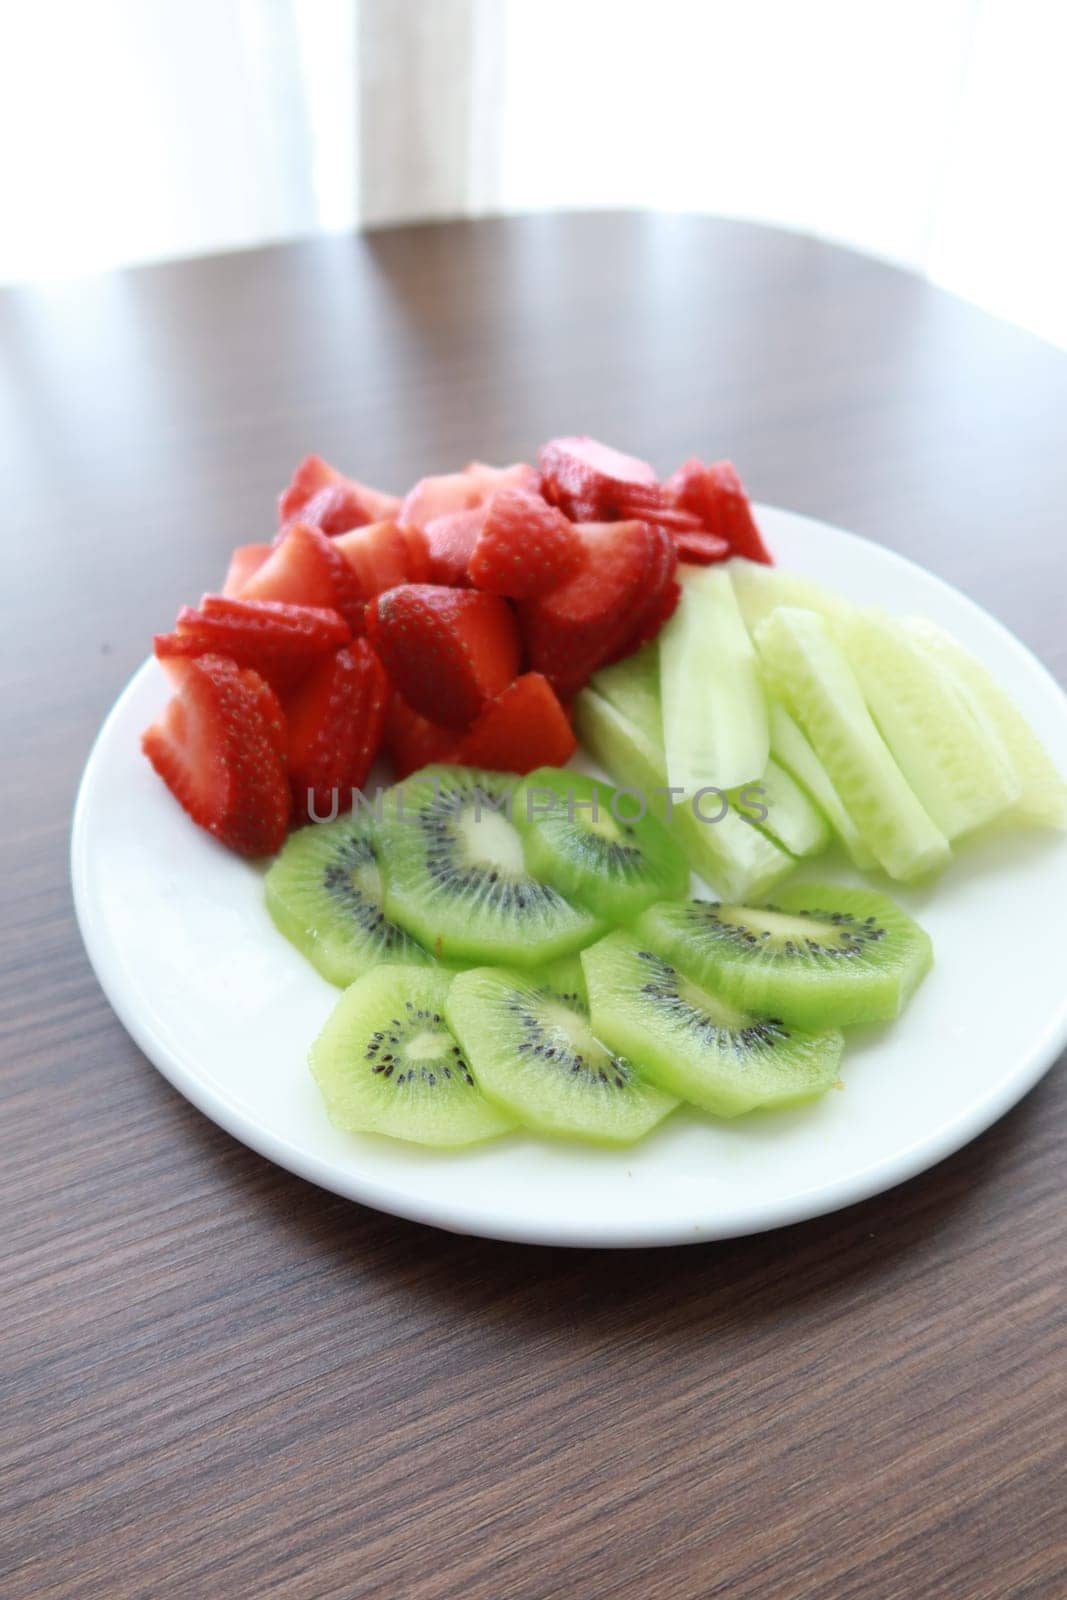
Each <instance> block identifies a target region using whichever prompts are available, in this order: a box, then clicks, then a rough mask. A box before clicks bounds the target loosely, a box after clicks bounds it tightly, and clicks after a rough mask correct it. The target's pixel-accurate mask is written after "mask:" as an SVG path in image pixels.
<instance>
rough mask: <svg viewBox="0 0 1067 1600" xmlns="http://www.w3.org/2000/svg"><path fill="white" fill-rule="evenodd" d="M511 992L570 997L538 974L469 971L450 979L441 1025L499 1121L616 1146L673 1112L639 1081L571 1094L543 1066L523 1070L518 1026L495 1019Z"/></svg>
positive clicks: (671, 1101) (672, 1100)
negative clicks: (546, 992) (455, 1042)
mask: <svg viewBox="0 0 1067 1600" xmlns="http://www.w3.org/2000/svg"><path fill="white" fill-rule="evenodd" d="M560 965H561V966H562V963H560ZM549 970H550V971H551V970H552V969H549ZM516 987H518V988H520V989H522V988H527V989H529V988H535V989H541V988H547V989H553V990H555V992H556V993H557V994H558V993H567V992H572V991H571V990H570V988H569V987H568V989H567V990H562V991H561V990H558V989H556V987H555V985H554V984H553V983H551V982H550V981H548V978H547V975H546V974H545V973H521V972H515V971H512V972H509V971H508V970H507V969H506V968H500V967H481V968H479V967H474V968H471V969H470V970H469V971H467V972H464V973H461V974H460V975H459V977H457V978H456V979H455V980H454V982H453V983H452V986H451V988H450V990H449V992H448V998H447V1000H446V1001H445V1016H446V1017H447V1019H448V1023H449V1026H450V1028H451V1029H452V1031H453V1033H454V1034H455V1035H456V1038H457V1039H458V1040H459V1042H460V1045H461V1046H462V1048H463V1051H464V1054H465V1055H466V1058H467V1060H468V1061H469V1062H470V1065H471V1070H472V1072H473V1073H474V1075H475V1077H476V1079H477V1081H478V1085H479V1087H480V1089H481V1091H482V1093H483V1094H484V1095H485V1096H486V1097H487V1098H488V1099H490V1100H492V1101H493V1102H494V1103H495V1104H496V1105H498V1106H499V1107H500V1108H501V1110H502V1111H503V1112H504V1113H505V1114H506V1115H507V1116H509V1117H513V1118H515V1119H516V1120H517V1121H518V1122H520V1123H521V1124H522V1125H523V1126H524V1127H527V1128H530V1129H532V1130H533V1131H535V1132H537V1133H542V1134H547V1135H548V1136H549V1137H550V1138H555V1139H566V1140H575V1141H578V1142H579V1143H583V1144H596V1145H603V1146H607V1147H609V1148H619V1147H621V1146H625V1145H631V1144H634V1143H636V1141H637V1140H638V1139H642V1138H644V1136H645V1135H646V1134H647V1133H650V1132H651V1131H652V1129H653V1128H655V1127H657V1126H658V1125H659V1123H661V1122H662V1121H663V1120H664V1118H665V1117H667V1116H669V1115H670V1113H671V1112H672V1111H673V1110H674V1109H675V1107H676V1106H677V1104H678V1100H677V1098H676V1097H675V1096H674V1095H670V1094H666V1093H664V1091H663V1090H662V1089H658V1088H656V1087H655V1086H654V1085H653V1084H652V1083H647V1082H641V1080H640V1079H638V1080H637V1081H636V1082H634V1083H633V1084H631V1085H630V1086H629V1087H628V1088H627V1089H626V1090H623V1091H617V1092H616V1093H611V1092H610V1091H607V1092H605V1093H604V1094H601V1093H600V1092H599V1091H598V1090H595V1089H594V1088H593V1087H592V1086H591V1085H585V1086H582V1087H581V1088H580V1089H576V1090H573V1091H572V1090H571V1086H570V1084H569V1082H568V1081H567V1080H566V1079H560V1078H559V1077H558V1074H557V1075H556V1078H555V1081H554V1079H553V1074H552V1070H551V1068H550V1066H549V1064H548V1063H542V1064H538V1065H535V1064H534V1063H527V1064H525V1065H524V1064H523V1063H522V1061H521V1060H520V1059H519V1055H518V1050H517V1046H516V1037H515V1035H516V1033H517V1032H518V1027H519V1025H518V1024H517V1023H515V1022H514V1021H513V1020H511V1021H510V1024H509V1023H508V1022H507V1021H504V1020H502V1019H501V1018H500V1015H499V1012H500V1007H501V1003H502V1000H503V999H504V997H505V996H506V995H507V994H508V993H509V992H511V993H513V992H514V990H515V988H516ZM582 987H583V989H584V982H583V983H582Z"/></svg>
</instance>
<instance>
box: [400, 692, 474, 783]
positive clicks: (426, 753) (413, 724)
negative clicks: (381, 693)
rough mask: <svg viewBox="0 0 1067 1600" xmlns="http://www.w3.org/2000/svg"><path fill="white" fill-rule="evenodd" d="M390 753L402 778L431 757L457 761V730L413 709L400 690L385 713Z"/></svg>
mask: <svg viewBox="0 0 1067 1600" xmlns="http://www.w3.org/2000/svg"><path fill="white" fill-rule="evenodd" d="M382 742H383V744H384V746H385V750H386V753H387V754H388V756H389V759H390V761H391V762H392V766H393V776H394V777H395V778H396V779H397V781H398V782H399V780H400V779H402V778H406V777H408V776H409V775H410V774H411V773H412V772H417V771H418V770H419V768H420V767H425V766H427V765H428V764H429V763H430V762H431V761H455V760H457V759H458V758H457V755H456V748H457V746H456V734H455V732H454V731H453V730H451V729H449V728H439V727H438V726H437V723H436V722H431V721H430V720H429V718H428V717H424V716H421V715H420V714H419V712H417V711H413V710H412V709H411V707H410V706H409V705H408V703H407V701H406V700H405V699H404V698H403V697H402V696H401V695H399V694H395V693H394V695H393V697H392V699H391V700H390V702H389V708H388V710H387V711H386V714H385V735H384V738H383V741H382Z"/></svg>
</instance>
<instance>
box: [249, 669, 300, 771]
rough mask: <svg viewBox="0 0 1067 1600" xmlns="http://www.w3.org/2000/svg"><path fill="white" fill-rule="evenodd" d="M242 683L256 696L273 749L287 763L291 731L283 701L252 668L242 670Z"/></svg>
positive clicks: (257, 707)
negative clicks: (287, 723) (287, 725)
mask: <svg viewBox="0 0 1067 1600" xmlns="http://www.w3.org/2000/svg"><path fill="white" fill-rule="evenodd" d="M241 681H242V683H243V684H244V685H245V687H246V688H247V689H248V690H249V691H250V692H251V693H252V694H253V695H254V696H255V699H256V709H257V711H258V712H259V714H260V716H261V717H262V718H263V726H264V728H265V729H266V733H267V738H268V739H269V740H270V742H271V746H272V748H273V749H274V750H276V751H277V753H278V755H279V756H281V758H282V760H283V761H285V760H286V757H287V755H288V751H289V730H288V728H287V727H286V725H285V712H284V711H283V710H282V703H281V701H280V700H279V699H278V696H277V695H276V694H275V692H274V690H273V689H272V688H271V686H270V684H269V683H267V681H266V679H264V678H261V677H260V675H259V673H258V672H253V671H252V668H251V667H242V668H241Z"/></svg>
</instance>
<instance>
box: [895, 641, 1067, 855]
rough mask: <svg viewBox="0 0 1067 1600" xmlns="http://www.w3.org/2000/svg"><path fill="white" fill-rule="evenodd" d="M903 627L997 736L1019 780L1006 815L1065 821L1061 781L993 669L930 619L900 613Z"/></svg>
mask: <svg viewBox="0 0 1067 1600" xmlns="http://www.w3.org/2000/svg"><path fill="white" fill-rule="evenodd" d="M903 627H904V628H905V629H906V631H907V633H908V636H909V637H910V638H911V639H913V640H914V641H915V643H916V644H917V645H918V646H919V647H920V648H921V649H922V650H923V651H924V652H925V653H926V655H927V656H928V657H929V658H930V659H931V660H933V661H936V662H938V663H939V664H940V665H941V666H942V667H944V668H945V669H946V670H947V671H948V672H950V673H951V674H952V676H953V678H954V680H955V682H956V683H957V685H958V686H959V688H960V689H961V690H962V691H963V693H964V694H965V696H966V698H967V704H968V706H969V708H970V710H971V712H972V713H973V715H974V716H975V717H976V719H977V720H978V722H979V724H980V726H981V727H982V729H983V730H984V731H985V733H986V734H987V735H990V736H995V737H996V738H998V739H999V740H1000V742H1001V744H1002V746H1003V748H1004V750H1005V751H1006V753H1007V756H1008V760H1009V761H1010V762H1011V765H1012V768H1013V770H1014V772H1015V775H1016V777H1017V778H1018V780H1019V785H1020V794H1019V798H1018V800H1016V802H1015V804H1014V806H1013V807H1012V809H1011V813H1010V815H1011V818H1012V820H1013V821H1015V822H1024V823H1029V824H1030V825H1032V826H1033V827H1038V828H1063V827H1065V826H1067V783H1065V782H1064V780H1063V776H1062V774H1061V773H1060V772H1059V771H1058V770H1057V768H1056V767H1055V765H1054V764H1053V762H1052V760H1051V758H1050V757H1049V754H1048V752H1047V751H1046V749H1045V747H1044V745H1043V744H1042V743H1041V741H1040V739H1039V738H1038V737H1037V734H1036V733H1035V732H1034V730H1033V729H1032V728H1031V726H1030V724H1029V723H1028V722H1027V720H1026V718H1025V717H1024V716H1023V714H1022V712H1021V711H1019V710H1018V708H1017V707H1016V706H1015V704H1014V702H1013V701H1012V700H1011V698H1010V696H1009V695H1007V694H1006V693H1005V691H1004V690H1003V689H1002V688H1001V687H1000V684H999V683H998V682H997V680H996V679H995V678H994V676H993V674H992V673H991V672H990V671H989V670H988V668H987V667H984V666H983V665H982V663H981V662H980V661H978V660H977V659H976V658H975V657H974V656H972V655H971V653H970V651H969V650H965V649H964V647H963V645H961V644H959V643H957V641H956V640H955V639H954V638H953V637H952V635H951V634H949V633H946V632H945V631H944V629H943V628H939V627H938V626H937V625H936V623H933V622H928V621H926V619H925V618H923V617H905V618H904V621H903Z"/></svg>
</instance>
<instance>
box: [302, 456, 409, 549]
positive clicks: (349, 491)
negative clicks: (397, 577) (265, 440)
mask: <svg viewBox="0 0 1067 1600" xmlns="http://www.w3.org/2000/svg"><path fill="white" fill-rule="evenodd" d="M399 509H400V498H399V496H398V495H395V494H383V493H382V491H381V490H380V489H371V488H368V486H367V485H366V484H365V483H358V482H357V481H356V479H355V478H346V477H345V476H344V474H343V473H341V472H338V471H337V469H336V467H331V466H330V465H329V463H328V462H326V461H324V460H323V459H322V457H321V456H305V457H304V459H303V461H301V463H300V465H299V466H298V467H297V469H296V471H295V472H294V473H293V476H292V478H291V480H290V482H289V486H288V488H286V489H285V490H283V492H282V494H281V495H280V496H279V499H278V523H279V525H280V526H281V527H282V528H284V527H285V526H286V524H287V523H290V522H295V521H297V520H299V521H300V522H307V523H310V524H311V526H312V527H315V528H319V529H321V531H322V532H323V533H324V534H326V535H327V537H328V538H332V537H333V536H334V535H335V534H338V533H347V532H348V530H349V528H361V527H363V526H364V525H365V524H367V523H369V522H384V521H386V520H387V519H388V518H389V517H395V516H396V514H397V512H398V511H399Z"/></svg>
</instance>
